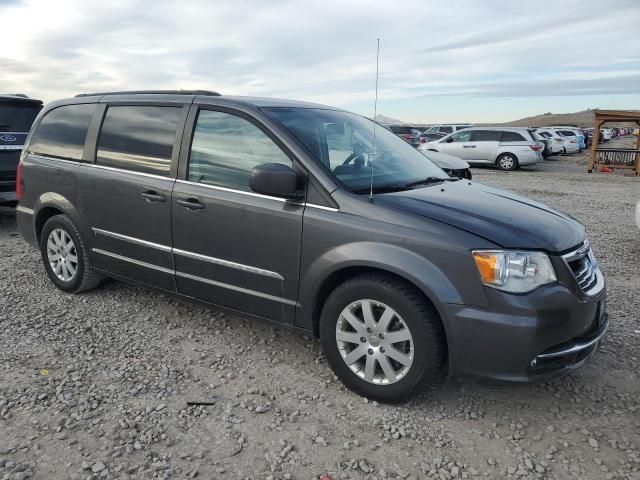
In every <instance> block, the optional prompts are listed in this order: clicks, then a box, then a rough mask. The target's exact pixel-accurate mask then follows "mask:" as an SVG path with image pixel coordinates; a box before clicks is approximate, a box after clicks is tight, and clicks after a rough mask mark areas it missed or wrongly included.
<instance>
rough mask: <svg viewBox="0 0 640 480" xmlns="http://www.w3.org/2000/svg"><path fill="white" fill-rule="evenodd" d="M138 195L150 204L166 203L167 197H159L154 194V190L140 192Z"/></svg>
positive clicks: (156, 193) (157, 194)
mask: <svg viewBox="0 0 640 480" xmlns="http://www.w3.org/2000/svg"><path fill="white" fill-rule="evenodd" d="M140 195H142V197H143V198H144V199H145V200H146V201H147V202H150V203H157V202H166V201H167V197H165V196H164V195H160V194H159V193H158V192H155V191H154V190H147V191H146V192H142V193H141V194H140Z"/></svg>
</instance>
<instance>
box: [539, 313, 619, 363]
mask: <svg viewBox="0 0 640 480" xmlns="http://www.w3.org/2000/svg"><path fill="white" fill-rule="evenodd" d="M607 328H609V320H608V319H607V320H606V321H605V324H604V327H603V328H602V330H600V332H598V334H597V335H596V336H595V337H593V338H591V339H589V340H585V341H582V342H577V343H575V344H573V345H571V346H570V347H563V348H562V349H560V350H553V351H551V352H547V353H541V354H540V355H538V356H537V357H536V358H535V360H534V361H537V360H544V359H547V358H557V357H564V356H566V355H571V354H572V353H577V352H581V351H582V350H586V349H588V348H591V347H592V346H594V345H595V344H596V343H598V342H599V341H600V340H601V339H602V337H603V336H604V334H605V332H606V331H607Z"/></svg>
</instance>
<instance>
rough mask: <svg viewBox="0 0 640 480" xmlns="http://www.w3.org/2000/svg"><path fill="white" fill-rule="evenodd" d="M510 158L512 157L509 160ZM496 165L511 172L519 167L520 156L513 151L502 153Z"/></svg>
mask: <svg viewBox="0 0 640 480" xmlns="http://www.w3.org/2000/svg"><path fill="white" fill-rule="evenodd" d="M508 159H511V161H510V162H509V161H508ZM496 166H497V167H498V168H499V169H500V170H502V171H505V172H510V171H513V170H515V169H517V168H518V167H519V165H518V157H516V156H515V155H514V154H513V153H508V152H505V153H502V154H500V155H499V156H498V158H497V159H496Z"/></svg>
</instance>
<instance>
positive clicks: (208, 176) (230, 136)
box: [187, 110, 292, 191]
mask: <svg viewBox="0 0 640 480" xmlns="http://www.w3.org/2000/svg"><path fill="white" fill-rule="evenodd" d="M263 163H281V164H283V165H287V166H289V167H291V166H292V162H291V159H290V158H289V157H288V156H287V155H286V154H285V153H284V152H283V151H282V150H280V147H278V146H277V145H276V144H275V143H273V141H272V140H271V139H270V138H269V137H268V136H267V135H266V134H265V133H264V132H263V131H262V130H260V129H259V128H258V127H256V126H255V125H254V124H253V123H251V122H249V121H248V120H245V119H244V118H241V117H238V116H236V115H231V114H229V113H224V112H215V111H212V110H201V111H200V113H199V115H198V121H197V123H196V127H195V130H194V132H193V140H192V142H191V152H190V154H189V169H188V173H187V179H188V180H189V181H191V182H196V183H205V184H209V185H217V186H221V187H226V188H232V189H235V190H243V191H251V188H250V186H249V179H250V178H251V171H252V170H253V167H256V166H258V165H262V164H263Z"/></svg>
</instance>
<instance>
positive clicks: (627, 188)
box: [0, 156, 640, 480]
mask: <svg viewBox="0 0 640 480" xmlns="http://www.w3.org/2000/svg"><path fill="white" fill-rule="evenodd" d="M578 159H579V156H571V157H561V158H557V159H554V160H551V161H547V162H545V163H544V164H542V165H539V166H536V167H534V168H528V169H523V170H521V171H517V172H514V173H501V172H498V171H495V170H480V169H474V175H475V179H477V180H478V181H479V182H483V183H487V184H490V185H494V186H498V187H503V188H506V189H510V190H513V191H516V192H518V193H521V194H524V195H527V196H530V197H533V198H535V199H536V200H540V201H543V202H545V203H548V204H550V205H552V206H554V207H557V208H559V209H561V210H564V211H566V212H568V213H570V214H572V215H574V216H575V217H577V218H578V219H579V220H580V221H582V222H583V223H584V224H585V225H586V226H587V228H588V231H589V237H590V239H591V242H592V244H593V247H594V250H595V252H596V255H597V256H598V258H599V260H600V262H601V266H602V269H603V270H604V273H605V276H606V279H607V281H608V288H609V311H610V318H611V328H610V331H609V334H608V336H607V338H606V341H605V342H604V346H603V348H602V350H601V352H600V354H599V355H597V356H596V357H595V358H594V360H593V361H592V362H591V363H590V364H589V365H587V366H586V367H584V368H583V369H581V370H580V371H578V372H577V373H575V374H574V375H572V376H570V377H567V378H564V379H562V380H558V381H554V382H551V383H547V384H541V385H533V386H526V387H496V386H487V385H479V384H476V383H472V382H469V381H466V380H460V379H448V380H447V381H446V382H445V383H444V384H443V385H441V386H439V387H438V388H437V389H434V390H432V391H429V392H426V393H425V394H423V395H422V396H421V397H420V398H417V399H415V400H413V401H411V402H409V403H407V404H405V405H401V406H386V405H378V404H376V403H374V402H368V401H366V400H364V399H363V398H361V397H358V396H356V395H354V394H352V393H350V392H348V391H346V390H345V389H344V388H343V387H342V386H341V384H340V383H339V382H338V381H337V380H336V379H335V378H334V377H333V375H332V374H331V373H330V371H329V369H328V367H327V365H326V362H325V360H324V358H323V356H322V354H321V353H320V351H319V347H318V344H317V343H315V342H312V341H310V340H308V339H304V338H302V337H299V336H297V335H294V334H291V333H289V332H287V331H276V330H274V329H272V328H270V327H268V326H264V325H262V324H257V323H255V322H252V321H249V320H246V319H242V318H235V317H231V316H228V315H224V314H222V313H220V312H217V311H215V310H206V309H203V308H200V307H193V306H190V305H186V304H183V303H180V302H177V301H176V300H174V299H171V298H167V297H166V296H163V295H161V294H158V293H157V292H153V291H149V290H145V289H143V288H134V287H131V286H127V285H124V284H121V283H117V282H114V281H108V282H105V283H104V284H103V286H101V287H100V288H98V289H97V290H95V291H92V292H89V293H86V294H82V295H78V296H70V295H66V294H63V293H61V292H60V291H58V290H56V289H55V288H54V287H53V285H52V284H51V283H50V282H49V281H48V280H47V278H46V276H45V274H44V271H43V267H42V265H41V261H40V257H39V254H38V253H37V252H35V251H34V250H32V249H31V248H30V247H28V246H27V245H26V244H25V243H24V242H23V241H22V239H21V237H20V235H19V234H18V232H17V229H16V225H15V221H14V217H13V213H12V211H10V210H8V209H0V252H1V255H0V271H1V272H2V275H1V278H0V327H1V332H2V334H1V335H0V478H1V479H25V478H29V477H33V478H39V479H53V478H56V479H57V478H82V479H85V478H87V479H88V478H168V477H174V478H189V477H196V476H197V477H198V478H216V479H222V478H230V479H236V478H237V479H241V478H249V479H289V478H292V479H312V478H318V476H319V475H321V474H329V475H330V476H331V478H334V479H337V478H340V479H342V478H344V479H347V478H354V479H363V478H370V479H375V478H410V479H419V478H420V479H422V478H437V479H449V478H475V477H478V478H482V477H485V478H504V477H508V478H558V479H560V478H581V479H585V478H589V479H607V478H616V479H636V480H637V479H640V472H639V470H640V379H639V374H640V348H639V347H640V320H639V317H640V234H639V233H640V232H638V230H637V228H636V227H635V225H634V223H633V207H634V205H635V202H636V201H637V200H638V199H640V180H639V179H637V178H625V177H622V176H619V175H606V174H593V175H588V174H586V173H585V168H584V166H580V165H578V164H577V161H578ZM496 348H500V346H499V345H497V346H496ZM190 401H209V402H211V403H212V405H210V406H188V405H187V402H190Z"/></svg>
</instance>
